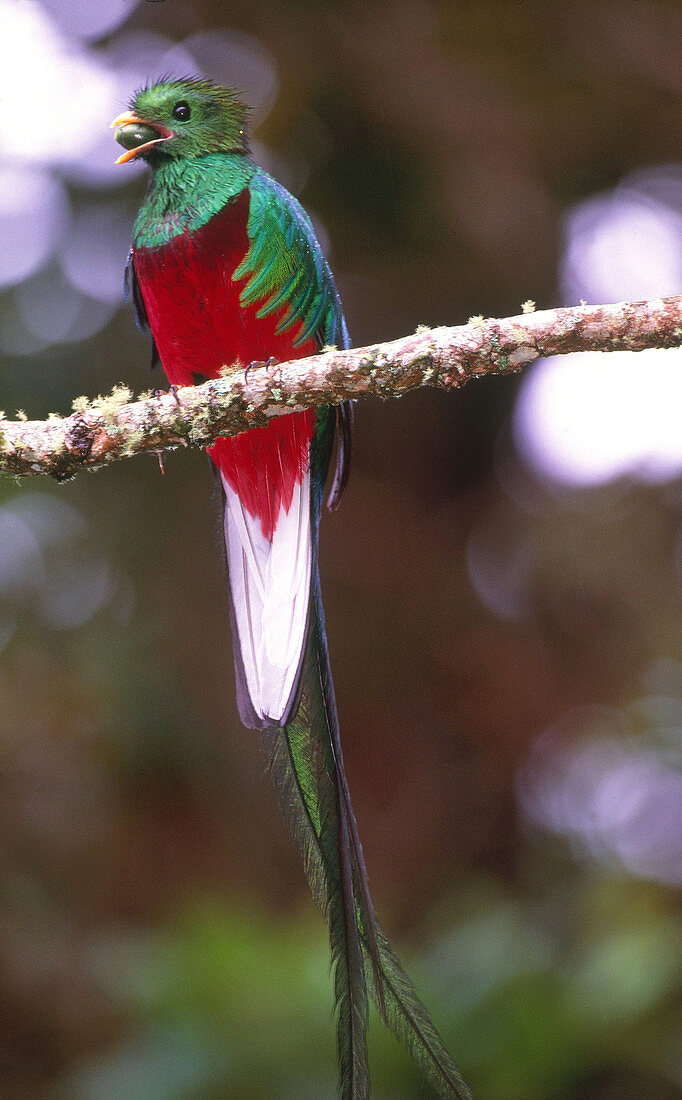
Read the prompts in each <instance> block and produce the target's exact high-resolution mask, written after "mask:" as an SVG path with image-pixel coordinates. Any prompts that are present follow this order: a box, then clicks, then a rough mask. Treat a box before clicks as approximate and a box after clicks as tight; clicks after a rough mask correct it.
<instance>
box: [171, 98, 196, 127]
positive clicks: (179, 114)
mask: <svg viewBox="0 0 682 1100" xmlns="http://www.w3.org/2000/svg"><path fill="white" fill-rule="evenodd" d="M191 114H192V112H191V111H190V109H189V103H187V101H186V100H184V99H181V100H180V102H179V103H176V104H175V106H174V108H173V118H177V120H178V122H187V120H188V119H189V118H190V116H191Z"/></svg>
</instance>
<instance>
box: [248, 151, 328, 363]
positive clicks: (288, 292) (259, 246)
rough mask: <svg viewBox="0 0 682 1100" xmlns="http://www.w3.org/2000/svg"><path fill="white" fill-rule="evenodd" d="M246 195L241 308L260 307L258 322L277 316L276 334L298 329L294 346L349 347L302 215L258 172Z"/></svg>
mask: <svg viewBox="0 0 682 1100" xmlns="http://www.w3.org/2000/svg"><path fill="white" fill-rule="evenodd" d="M249 191H250V194H251V206H250V210H249V221H248V225H247V233H248V237H249V242H250V244H249V250H248V252H247V253H246V256H245V257H244V259H243V260H242V262H241V263H240V264H239V266H238V268H237V269H236V271H235V272H234V275H233V276H232V277H233V279H236V280H240V279H244V280H245V283H244V286H243V288H242V291H241V294H240V296H239V297H240V301H241V304H242V305H243V306H245V307H246V306H251V305H254V303H256V302H259V303H260V307H259V309H258V314H257V315H258V317H267V316H268V314H270V313H281V314H282V315H281V317H280V321H279V324H278V325H277V332H286V331H287V330H288V329H290V328H293V327H294V325H300V326H301V331H300V332H299V333H298V335H297V337H296V340H295V341H294V343H295V345H296V346H299V345H300V344H304V343H305V342H306V340H310V339H311V338H314V339H316V340H317V342H318V344H319V346H320V347H322V346H323V345H325V344H335V345H336V346H337V347H343V348H345V347H348V346H349V339H348V330H347V328H346V322H345V321H344V317H343V311H342V309H341V301H340V299H339V295H338V293H337V290H336V287H335V285H334V279H333V277H332V273H331V271H330V270H329V265H328V264H327V261H326V260H325V258H324V256H323V254H322V249H321V248H320V245H319V243H318V240H317V237H316V236H315V230H314V229H313V224H312V222H311V221H310V218H309V217H308V215H307V214H306V212H305V210H304V209H303V207H302V206H301V205H300V203H299V202H297V201H296V199H295V198H294V197H293V195H290V194H289V192H288V191H287V190H286V189H285V188H284V187H281V186H280V184H278V183H277V181H276V180H273V179H272V177H271V176H269V175H268V174H267V172H264V171H263V170H262V169H261V168H257V169H256V171H255V172H254V174H253V176H252V177H251V181H250V183H249ZM282 245H284V247H282Z"/></svg>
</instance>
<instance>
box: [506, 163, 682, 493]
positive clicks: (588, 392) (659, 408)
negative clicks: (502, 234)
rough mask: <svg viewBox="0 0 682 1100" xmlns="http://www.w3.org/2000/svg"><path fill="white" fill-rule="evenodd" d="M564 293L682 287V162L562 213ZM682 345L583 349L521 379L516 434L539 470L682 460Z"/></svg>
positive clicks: (669, 468)
mask: <svg viewBox="0 0 682 1100" xmlns="http://www.w3.org/2000/svg"><path fill="white" fill-rule="evenodd" d="M564 232H565V249H564V254H563V259H562V266H561V273H560V280H561V291H562V301H564V302H566V303H567V304H571V303H573V302H575V301H578V300H579V299H581V298H582V299H584V300H586V301H588V302H592V303H599V302H617V301H622V300H625V299H627V300H631V301H640V300H642V299H645V298H650V297H661V296H665V295H670V294H679V293H681V292H682V168H680V167H677V166H672V165H671V166H667V167H664V168H658V169H651V170H648V171H645V170H640V171H638V172H637V173H636V174H634V175H633V176H631V177H628V178H626V179H625V180H623V182H622V183H621V184H619V185H618V187H616V188H615V189H614V190H613V191H612V192H611V193H609V194H608V195H601V196H597V197H596V198H591V199H588V200H586V201H585V202H583V203H581V204H580V205H579V206H577V207H575V208H574V209H573V210H572V211H570V212H569V214H568V215H567V217H566V219H565V226H564ZM681 401H682V353H680V352H679V351H678V350H677V349H670V350H667V351H645V352H638V353H632V352H619V353H617V354H609V355H604V354H601V355H600V354H599V353H582V354H580V355H574V356H570V357H568V356H556V357H555V358H553V359H550V360H540V361H539V362H538V363H537V364H536V365H535V367H534V369H533V370H532V371H530V372H529V373H528V375H527V376H526V378H525V379H524V381H523V383H522V386H521V391H520V394H519V398H518V402H517V407H516V412H515V418H514V435H515V440H516V443H517V446H518V447H519V449H520V451H521V453H522V454H523V455H524V456H525V457H526V458H527V459H528V460H529V461H530V462H531V463H532V465H533V466H534V467H535V468H536V469H537V470H538V471H539V472H540V473H542V474H544V475H545V476H547V477H549V478H553V479H556V480H557V481H560V482H563V483H567V484H574V485H577V486H581V485H582V486H584V485H594V484H600V483H602V482H605V481H608V480H610V479H613V478H617V477H622V476H623V475H625V474H629V475H631V476H633V477H639V478H642V479H647V480H648V479H651V480H665V479H668V478H671V477H675V476H676V475H677V474H678V473H679V472H680V469H681V468H682V444H681V443H680V433H679V427H678V423H677V415H676V409H678V408H679V405H680V402H681Z"/></svg>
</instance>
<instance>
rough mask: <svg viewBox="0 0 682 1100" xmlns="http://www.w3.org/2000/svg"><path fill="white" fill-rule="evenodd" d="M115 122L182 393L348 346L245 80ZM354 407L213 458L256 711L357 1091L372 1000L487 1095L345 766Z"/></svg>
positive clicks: (315, 247)
mask: <svg viewBox="0 0 682 1100" xmlns="http://www.w3.org/2000/svg"><path fill="white" fill-rule="evenodd" d="M130 108H131V109H130V111H129V112H127V113H125V114H122V115H121V116H119V118H117V119H115V120H114V122H113V123H112V125H113V126H114V127H116V129H117V133H116V139H117V141H118V142H119V143H120V144H121V145H122V146H124V148H125V149H126V150H127V151H126V152H125V153H124V154H123V155H122V156H121V157H119V162H125V161H128V160H131V159H132V158H133V157H143V158H144V159H145V160H146V161H147V164H148V165H149V167H150V168H151V173H152V174H151V182H150V185H149V190H148V192H147V196H146V198H145V200H144V203H143V205H142V208H141V209H140V212H139V214H138V217H137V220H136V222H135V227H134V231H133V245H132V249H131V253H130V261H129V266H128V277H129V285H130V288H131V292H132V296H133V299H134V303H135V306H136V309H137V313H138V318H139V320H140V323H141V324H142V325H143V326H145V327H148V328H149V329H150V330H151V336H152V357H153V360H156V361H160V362H161V365H162V366H163V369H164V371H165V373H166V375H167V377H168V380H169V382H170V383H171V384H172V385H175V386H185V385H191V384H194V383H196V382H199V381H203V380H205V379H208V378H216V377H217V376H218V375H219V374H220V373H221V371H223V369H224V368H226V367H229V366H230V365H231V364H236V363H239V364H241V365H242V367H247V366H248V365H249V364H251V363H253V362H258V361H263V360H268V359H270V358H275V359H277V360H280V361H284V360H287V359H292V358H296V357H299V356H304V355H310V354H312V353H314V352H315V351H317V350H318V349H319V348H320V347H322V346H324V345H327V344H336V345H337V346H340V347H347V346H348V345H349V338H348V332H347V329H346V324H345V321H344V317H343V313H342V310H341V302H340V300H339V296H338V293H337V291H336V287H335V285H334V280H333V278H332V275H331V272H330V270H329V267H328V266H327V263H326V261H325V259H324V256H323V255H322V251H321V249H320V246H319V244H318V241H317V239H316V237H315V232H314V229H313V226H312V224H311V222H310V219H309V218H308V216H307V215H306V213H305V211H304V210H303V209H302V207H301V206H300V205H299V203H298V202H297V201H296V199H295V198H293V197H292V196H291V195H290V194H289V193H288V192H287V191H285V189H284V188H283V187H281V186H280V185H279V184H278V183H277V182H276V181H275V180H274V179H272V178H271V177H270V176H269V175H268V174H267V173H266V172H264V171H263V170H262V169H261V168H259V167H257V166H256V165H255V164H254V162H253V161H252V160H251V158H250V156H249V147H248V140H247V136H246V124H245V118H246V109H245V107H244V105H243V104H242V103H241V102H240V101H239V99H238V98H237V96H236V95H235V93H234V92H233V91H232V90H231V89H230V88H225V87H219V86H217V85H214V84H212V83H210V82H208V81H203V80H193V79H182V80H164V81H162V82H160V83H157V84H155V85H153V86H150V87H147V88H145V89H143V90H142V91H140V92H138V93H137V94H136V95H135V96H134V98H133V100H132V102H131V105H130ZM350 425H351V411H350V408H349V407H348V406H347V405H345V406H344V405H342V406H341V407H340V408H338V409H335V408H331V407H326V408H318V409H305V410H302V411H297V412H292V413H290V414H287V415H284V416H278V417H275V418H273V420H272V422H271V423H269V424H268V426H267V427H263V428H254V429H253V430H251V431H249V432H244V433H243V434H241V435H238V436H236V437H234V438H221V439H218V440H217V441H216V442H215V443H214V444H213V446H212V447H210V448H209V455H210V458H211V461H212V464H213V467H214V469H215V471H216V478H217V480H218V483H219V487H220V498H221V501H222V513H223V516H222V531H223V533H224V543H225V557H226V562H227V571H228V576H229V590H230V608H231V622H232V635H233V644H234V664H235V672H236V678H237V697H238V703H239V712H240V715H241V718H242V721H243V722H244V724H245V725H246V726H248V727H251V728H253V729H258V730H260V731H262V732H261V738H262V743H263V747H264V749H265V752H266V754H267V758H268V763H269V769H270V772H271V774H272V776H273V779H274V782H275V785H276V787H277V791H278V797H279V802H280V805H281V808H282V811H283V813H284V816H285V818H286V819H287V822H288V824H289V827H290V830H291V832H292V834H293V837H294V839H295V841H296V843H297V844H298V847H299V848H300V850H301V853H302V856H303V862H304V865H305V871H306V875H307V878H308V882H309V884H310V887H311V890H312V893H313V895H314V897H315V900H316V902H317V904H318V906H319V907H320V909H321V910H322V913H323V915H324V917H325V919H326V921H327V925H328V928H329V938H330V944H331V953H332V960H333V966H334V984H335V994H336V1006H337V1013H338V1027H337V1039H338V1051H339V1062H340V1070H339V1079H340V1092H341V1095H342V1096H343V1097H344V1098H346V1100H351V1098H352V1100H360V1098H362V1097H366V1096H368V1095H369V1075H368V1069H367V1047H366V1031H367V1015H368V1005H367V989H368V987H369V989H370V990H371V992H372V993H373V995H374V999H375V1001H376V1003H377V1005H378V1007H379V1011H380V1012H381V1015H382V1017H383V1018H384V1020H385V1021H386V1023H387V1024H388V1025H389V1026H390V1027H392V1028H393V1030H394V1031H395V1032H396V1034H397V1035H398V1037H399V1038H400V1039H401V1040H403V1041H404V1042H405V1043H406V1044H407V1046H408V1047H409V1049H410V1051H411V1053H412V1055H413V1056H414V1058H415V1059H416V1061H417V1062H418V1064H419V1066H420V1067H421V1070H422V1072H423V1074H424V1076H425V1077H426V1079H427V1080H428V1081H429V1082H430V1084H431V1085H432V1087H433V1088H434V1089H435V1091H436V1093H437V1095H438V1096H442V1097H459V1098H464V1097H469V1096H470V1093H469V1090H468V1088H467V1086H466V1085H465V1084H464V1082H463V1080H462V1078H461V1076H460V1074H459V1072H458V1070H457V1068H456V1066H455V1064H454V1062H453V1060H452V1058H451V1057H450V1055H449V1054H448V1052H447V1050H446V1049H445V1047H444V1045H443V1042H442V1040H441V1039H440V1037H439V1035H438V1033H437V1032H436V1030H435V1028H434V1026H433V1024H432V1023H431V1020H430V1018H429V1015H428V1013H427V1011H426V1009H425V1008H424V1006H423V1004H422V1003H421V1001H420V1000H419V998H418V997H417V995H416V993H415V991H414V988H413V986H412V983H411V982H410V980H409V979H408V978H407V976H406V975H405V973H404V972H403V970H402V968H401V967H400V965H399V963H398V961H397V960H396V957H395V955H394V954H393V952H392V951H391V948H390V946H389V944H388V941H387V939H386V937H385V936H384V934H383V932H382V931H381V929H380V928H379V926H378V924H377V922H376V919H375V916H374V908H373V905H372V900H371V897H370V894H369V889H368V884H367V875H366V871H365V865H364V860H363V855H362V849H361V846H360V841H359V838H358V833H357V827H356V824H355V818H354V816H353V810H352V807H351V802H350V795H349V792H348V785H347V782H346V777H345V774H344V769H343V760H342V756H341V744H340V740H339V728H338V720H337V714H336V705H335V701H334V689H333V685H332V680H331V675H330V671H329V661H328V656H327V644H326V638H325V629H324V617H323V613H322V605H321V601H320V587H319V579H318V570H317V544H318V528H319V516H320V509H321V505H322V499H323V493H324V485H325V480H326V476H327V469H328V466H329V463H330V456H331V451H332V445H333V437H334V433H335V429H336V428H338V431H339V445H338V448H337V452H338V458H337V467H336V473H335V476H334V480H333V485H332V489H331V493H330V504H331V505H332V506H334V505H335V504H336V503H337V501H338V498H339V495H340V492H341V490H342V488H343V485H344V483H345V481H346V477H347V472H348V459H349V444H350Z"/></svg>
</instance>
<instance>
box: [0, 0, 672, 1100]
mask: <svg viewBox="0 0 682 1100" xmlns="http://www.w3.org/2000/svg"><path fill="white" fill-rule="evenodd" d="M0 26H1V27H2V34H1V35H0V73H1V74H2V76H1V77H0V105H1V106H2V110H0V153H1V155H0V406H1V407H2V408H4V409H5V412H6V414H7V415H8V416H10V417H13V416H15V415H16V410H18V409H21V410H25V412H26V414H27V415H28V416H29V417H30V418H39V417H44V416H46V415H47V414H48V413H50V412H52V411H56V412H59V413H66V412H68V411H69V408H70V403H71V400H72V399H73V398H74V397H76V396H78V395H79V394H87V395H89V396H94V395H96V394H97V393H100V392H108V391H109V390H110V389H111V387H112V386H113V385H114V384H115V383H118V382H122V381H125V382H126V383H128V384H129V385H130V386H131V387H133V388H134V389H135V390H136V391H138V392H139V391H141V390H145V389H147V388H149V387H150V386H160V385H163V380H162V379H161V378H160V377H156V376H151V375H150V373H149V367H148V349H147V346H146V343H145V341H144V339H143V338H142V336H141V335H140V334H139V333H138V332H137V331H136V329H135V325H134V322H133V319H132V316H131V310H130V309H129V308H128V307H127V306H125V305H124V302H123V297H122V270H123V265H124V262H125V258H126V253H127V249H128V242H129V237H130V229H131V225H132V221H133V218H134V215H135V212H136V209H137V207H138V205H139V202H140V199H141V197H142V195H143V193H144V188H145V176H144V171H143V170H142V169H141V168H140V167H138V166H137V165H135V164H132V165H128V166H126V167H123V168H121V167H119V168H116V167H114V166H113V160H114V158H115V156H116V155H117V153H118V152H120V150H119V149H118V148H117V147H116V146H115V145H114V141H113V134H112V132H111V131H110V130H109V129H108V124H109V121H110V119H111V118H113V117H114V115H115V114H118V113H119V112H120V111H121V110H122V109H123V108H124V107H125V106H126V104H127V101H128V99H129V97H130V95H131V94H132V92H133V91H134V90H135V89H136V88H137V87H138V86H139V85H140V84H141V83H143V82H144V81H146V80H147V79H148V78H154V77H158V76H159V75H160V74H162V73H169V72H170V73H173V74H175V75H182V74H185V73H199V74H204V75H208V76H211V77H213V78H215V79H217V80H218V81H225V82H230V83H232V84H234V85H236V87H237V88H238V89H239V90H240V91H241V92H242V93H243V96H244V98H245V99H246V100H247V101H248V102H250V103H251V104H252V105H253V112H252V124H253V128H254V132H255V139H254V142H253V145H254V153H255V155H256V157H257V159H258V160H259V161H260V162H261V163H262V164H264V165H265V166H266V167H267V168H268V169H269V170H270V171H271V172H272V173H273V174H275V175H276V176H277V177H278V178H279V179H280V180H281V181H282V182H283V183H284V184H285V185H286V186H287V187H289V188H290V189H291V190H292V191H293V192H294V193H295V194H296V195H298V196H299V197H300V198H301V200H302V201H303V203H304V204H305V206H306V207H307V208H308V209H309V210H310V212H311V214H312V216H313V220H314V222H315V224H316V227H317V229H318V231H319V234H320V237H321V240H322V242H323V244H324V247H325V249H326V251H327V254H328V256H329V258H330V262H331V265H332V268H333V270H334V271H335V274H336V277H337V281H338V285H339V288H340V291H341V294H342V297H343V300H344V303H345V306H346V313H347V317H348V322H349V326H350V330H351V334H352V336H353V339H354V342H355V343H357V344H363V343H368V342H371V341H375V340H386V339H390V338H394V337H399V336H402V335H405V334H408V333H410V332H412V331H413V330H414V329H415V328H416V326H417V325H418V324H427V325H432V324H455V323H458V322H463V321H466V320H467V318H468V317H469V316H471V315H474V314H484V315H486V316H504V315H508V314H515V313H518V312H520V307H521V303H522V302H524V301H525V300H527V299H533V300H534V301H535V302H536V303H537V306H538V308H549V307H552V306H555V305H558V304H562V303H566V304H569V303H574V302H577V301H579V300H580V299H581V298H584V299H585V300H587V301H588V302H592V303H599V302H604V301H618V300H620V299H623V298H631V299H641V298H644V297H647V296H653V295H660V294H679V293H682V234H681V233H680V228H681V226H682V111H681V109H680V93H681V91H682V61H681V57H682V54H681V51H680V42H681V39H682V9H681V7H680V5H679V4H678V3H676V2H674V0H659V2H656V0H584V2H581V0H570V2H568V3H566V4H562V5H552V4H549V5H548V4H546V3H539V2H528V3H525V4H514V5H511V4H505V3H502V2H500V0H497V2H493V0H478V2H476V3H471V2H469V3H467V2H464V0H462V2H459V3H454V2H449V3H448V2H446V0H397V2H391V3H385V2H380V0H363V2H362V3H357V2H351V0H298V2H294V0H289V2H282V3H279V4H277V5H273V4H272V3H264V2H263V0H249V2H248V3H242V2H240V0H234V2H233V3H231V4H229V5H227V4H221V3H218V2H217V0H192V3H189V0H188V2H186V3H183V2H181V0H165V2H164V0H158V2H144V0H69V3H68V4H65V3H63V0H0ZM681 397H682V363H681V362H680V353H679V352H677V351H668V352H651V353H642V354H640V355H638V356H632V355H629V354H627V353H621V354H618V355H610V356H608V357H606V356H598V355H589V356H588V355H582V356H578V355H576V356H572V357H570V358H568V357H566V358H557V359H554V360H551V361H545V362H539V363H538V364H537V365H535V366H534V367H533V369H532V370H531V371H528V372H527V373H526V374H525V375H524V376H522V377H520V378H517V377H515V378H487V379H483V380H481V381H479V382H477V383H475V384H471V385H469V386H468V387H467V388H466V389H465V390H463V391H461V392H458V393H452V394H445V393H441V392H437V391H432V392H430V391H426V390H424V391H422V392H420V393H418V394H415V395H412V396H410V397H407V398H405V399H404V400H401V401H400V402H398V401H395V400H392V401H386V402H384V403H382V402H379V401H375V402H365V403H363V404H361V405H360V406H359V408H358V410H357V421H358V430H357V446H356V455H355V466H354V471H353V476H352V479H351V485H350V488H349V490H348V493H347V497H346V499H345V502H344V506H343V508H342V509H341V510H340V512H338V513H337V514H336V515H334V516H333V517H327V518H326V520H325V521H324V524H323V539H322V541H323V545H322V574H323V577H322V579H323V591H324V593H325V603H326V609H327V618H328V625H329V634H330V644H331V651H332V658H333V665H334V669H335V679H336V686H337V696H338V701H339V708H340V714H341V728H342V732H343V739H344V745H345V752H346V758H347V769H348V773H349V779H350V785H351V789H352V791H353V792H354V797H355V805H356V811H357V816H358V819H359V824H360V831H361V835H362V837H363V839H364V845H365V853H366V857H367V862H368V866H369V870H370V877H371V880H372V884H373V889H374V894H375V900H376V904H377V908H378V911H379V914H380V916H381V918H382V922H383V923H384V925H385V926H386V927H387V928H388V930H389V931H390V932H391V934H392V937H393V939H394V942H395V943H396V945H397V946H398V947H399V950H400V953H401V955H402V956H403V957H404V960H405V963H406V966H407V968H408V970H410V971H411V972H412V973H413V975H414V977H415V979H416V981H417V984H418V986H419V988H420V990H421V991H422V992H423V994H424V998H425V1000H426V1002H427V1004H429V1006H430V1007H431V1008H432V1011H433V1015H434V1018H435V1020H436V1022H437V1024H438V1026H439V1028H440V1029H441V1030H442V1032H443V1034H444V1036H445V1038H446V1039H447V1041H448V1044H449V1045H450V1047H451V1049H452V1051H453V1053H454V1054H455V1055H456V1057H457V1060H458V1061H459V1063H460V1065H461V1068H462V1070H463V1072H464V1075H465V1077H466V1079H467V1080H468V1081H469V1083H470V1084H471V1086H472V1087H473V1089H474V1091H475V1093H476V1095H477V1097H478V1098H479V1100H616V1098H618V1100H639V1098H647V1100H668V1098H673V1097H679V1096H681V1095H682V1056H681V1053H682V1052H681V1050H680V1046H679V1025H680V1000H679V990H680V983H679V976H680V961H681V960H680V954H681V943H682V939H681V937H680V923H679V907H678V900H679V899H678V896H677V895H676V894H675V890H676V888H678V887H679V884H680V880H681V879H682V829H681V828H680V812H681V811H680V807H681V805H682V797H681V796H682V779H681V777H680V750H681V747H682V645H681V642H682V628H681V619H680V611H681V610H682V607H681V592H680V586H681V584H682V523H681V512H682V481H681V480H680V475H681V474H682V434H681V433H680V430H679V421H680V416H679V408H680V399H681ZM210 497H211V479H210V477H209V473H208V470H207V467H206V460H205V458H204V456H203V455H202V454H200V453H198V452H197V453H182V454H171V455H169V456H168V457H167V460H166V474H165V477H161V475H160V472H159V468H158V465H157V463H156V460H154V459H152V458H137V459H134V460H132V461H129V462H121V463H118V464H117V465H116V466H114V467H113V468H111V469H108V470H103V471H100V472H98V473H96V474H83V475H81V476H80V477H79V478H77V479H76V480H75V481H73V482H72V483H69V484H67V485H63V486H56V485H53V484H49V483H47V482H46V481H43V480H36V481H35V482H31V483H28V482H23V483H21V484H15V483H14V482H13V481H12V480H10V479H8V478H5V479H3V480H2V482H1V483H0V649H1V650H2V660H1V662H0V714H1V720H0V889H1V892H2V893H1V896H2V904H1V906H0V1021H1V1027H0V1096H2V1097H3V1098H6V1100H24V1098H31V1100H33V1098H50V1100H116V1098H118V1097H134V1098H136V1100H220V1098H224V1097H229V1098H238V1100H242V1098H243V1100H261V1098H273V1097H278V1098H284V1100H301V1098H310V1100H313V1098H315V1100H319V1098H332V1097H333V1096H334V1089H335V1077H336V1067H335V1060H334V1039H333V1023H332V1015H331V983H330V980H329V976H328V965H327V944H326V937H325V932H324V929H323V925H322V922H321V920H320V919H319V917H318V915H317V913H316V911H315V910H314V907H313V904H312V902H311V901H310V899H309V896H308V892H307V888H306V886H305V883H304V879H303V875H302V871H301V869H300V866H299V861H298V858H297V855H296V853H295V851H294V849H293V846H292V844H291V842H290V840H289V837H288V834H287V833H286V831H285V829H284V827H283V825H282V823H281V821H280V819H279V814H278V811H277V808H276V805H275V798H274V795H273V792H272V790H271V788H270V783H269V780H268V779H267V777H266V776H265V775H264V773H263V761H262V759H261V757H260V755H259V752H258V749H257V747H256V741H255V738H254V735H253V734H252V733H251V732H248V731H245V730H244V729H242V728H241V726H240V724H239V721H238V719H237V715H236V710H235V703H234V689H233V674H232V657H231V649H230V639H229V630H228V626H227V614H226V606H225V598H224V595H223V583H222V577H221V568H220V565H219V559H218V554H217V552H216V549H215V543H214V531H213V528H214V517H213V513H212V510H211V502H210ZM371 1055H372V1068H373V1081H374V1095H375V1096H376V1097H377V1100H381V1098H383V1100H408V1098H416V1097H423V1096H426V1095H427V1093H426V1090H425V1088H424V1086H423V1085H422V1084H421V1083H420V1080H419V1077H418V1075H417V1074H416V1073H415V1071H414V1070H413V1069H412V1067H411V1064H410V1063H409V1061H408V1060H407V1058H406V1057H405V1056H403V1054H402V1053H401V1051H400V1050H399V1048H398V1047H397V1045H396V1044H395V1043H394V1042H393V1040H392V1039H390V1038H388V1037H387V1036H386V1035H385V1034H384V1033H383V1030H382V1029H381V1028H380V1027H379V1026H377V1027H376V1028H375V1030H374V1031H373V1033H372V1039H371Z"/></svg>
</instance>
